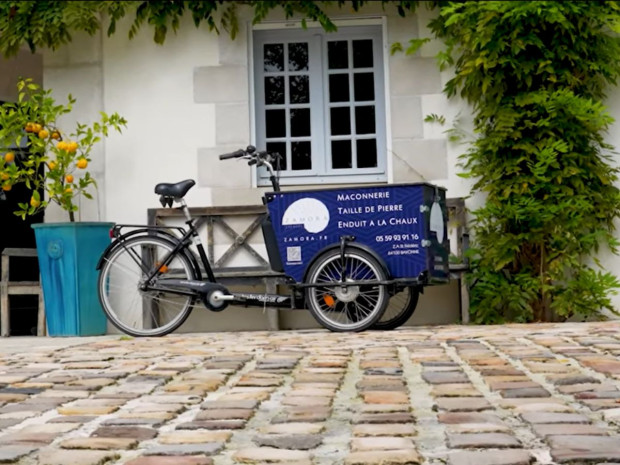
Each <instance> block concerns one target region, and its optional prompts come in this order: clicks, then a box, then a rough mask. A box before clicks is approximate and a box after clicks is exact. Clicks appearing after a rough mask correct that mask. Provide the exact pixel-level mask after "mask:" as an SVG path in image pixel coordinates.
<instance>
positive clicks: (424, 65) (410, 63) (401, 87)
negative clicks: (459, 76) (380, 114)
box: [389, 54, 442, 96]
mask: <svg viewBox="0 0 620 465" xmlns="http://www.w3.org/2000/svg"><path fill="white" fill-rule="evenodd" d="M389 68H390V91H391V93H392V96H412V95H425V94H439V93H441V90H442V84H441V73H440V72H439V68H438V67H437V62H436V61H435V59H434V58H419V57H411V56H406V55H404V54H400V55H394V56H393V57H392V58H391V59H390V63H389Z"/></svg>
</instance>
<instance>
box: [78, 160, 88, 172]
mask: <svg viewBox="0 0 620 465" xmlns="http://www.w3.org/2000/svg"><path fill="white" fill-rule="evenodd" d="M75 166H77V167H78V168H80V169H82V170H83V169H84V168H86V167H87V166H88V160H86V158H80V159H79V160H78V161H77V163H76V164H75Z"/></svg>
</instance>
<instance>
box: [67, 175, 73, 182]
mask: <svg viewBox="0 0 620 465" xmlns="http://www.w3.org/2000/svg"><path fill="white" fill-rule="evenodd" d="M65 181H67V182H68V183H72V182H73V175H72V174H68V175H66V176H65Z"/></svg>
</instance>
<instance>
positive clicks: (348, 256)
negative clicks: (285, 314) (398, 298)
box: [306, 248, 389, 331]
mask: <svg viewBox="0 0 620 465" xmlns="http://www.w3.org/2000/svg"><path fill="white" fill-rule="evenodd" d="M343 272H344V281H345V282H346V283H349V284H350V285H348V286H333V284H334V283H340V282H342V278H343V277H342V276H341V275H342V273H343ZM307 276H308V277H307V283H308V284H317V286H316V287H308V288H307V289H306V305H307V306H308V309H309V310H310V312H312V315H313V316H314V318H315V319H316V320H317V321H318V322H319V323H320V324H321V325H322V326H324V327H325V328H327V329H329V330H331V331H363V330H365V329H367V328H369V327H371V326H372V325H373V324H374V323H375V322H376V321H377V320H378V319H379V318H380V317H381V314H382V313H383V311H384V310H385V307H386V305H387V303H388V299H389V295H388V292H387V288H386V286H385V285H383V284H373V283H370V284H355V283H357V282H360V281H375V282H377V281H385V280H386V279H387V276H386V272H385V270H384V269H383V267H382V266H381V264H380V263H379V262H378V261H377V259H375V258H374V257H373V256H372V255H371V254H370V253H368V252H365V251H363V250H360V249H354V248H349V249H347V250H345V253H344V263H343V261H342V257H341V254H340V250H339V249H332V250H328V251H327V252H325V253H324V254H323V255H321V256H320V257H319V258H318V259H317V260H316V261H315V262H314V263H313V264H312V265H311V266H310V269H309V270H308V275H307ZM325 284H332V285H331V286H326V285H325Z"/></svg>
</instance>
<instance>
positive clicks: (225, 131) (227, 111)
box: [215, 102, 250, 163]
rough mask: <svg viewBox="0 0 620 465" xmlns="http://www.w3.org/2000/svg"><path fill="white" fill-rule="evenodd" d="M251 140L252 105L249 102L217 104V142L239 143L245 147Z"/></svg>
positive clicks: (239, 145) (219, 143) (220, 143)
mask: <svg viewBox="0 0 620 465" xmlns="http://www.w3.org/2000/svg"><path fill="white" fill-rule="evenodd" d="M249 141H250V106H249V105H248V103H247V102H244V103H218V104H216V105H215V143H216V144H217V145H238V147H237V148H243V147H247V145H248V143H249ZM222 163H224V162H222ZM229 163H233V162H229Z"/></svg>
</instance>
